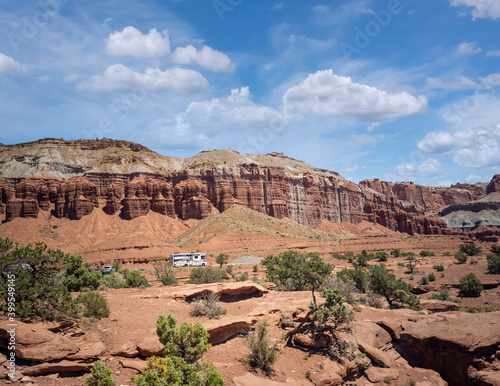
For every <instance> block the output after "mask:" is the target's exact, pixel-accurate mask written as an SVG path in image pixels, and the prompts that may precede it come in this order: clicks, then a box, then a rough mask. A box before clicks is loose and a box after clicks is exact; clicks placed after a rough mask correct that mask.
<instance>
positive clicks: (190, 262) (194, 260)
mask: <svg viewBox="0 0 500 386" xmlns="http://www.w3.org/2000/svg"><path fill="white" fill-rule="evenodd" d="M170 263H171V264H172V265H173V266H174V267H191V266H205V265H207V254H206V253H198V252H190V253H172V254H171V255H170Z"/></svg>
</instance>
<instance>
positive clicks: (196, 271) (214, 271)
mask: <svg viewBox="0 0 500 386" xmlns="http://www.w3.org/2000/svg"><path fill="white" fill-rule="evenodd" d="M226 279H227V275H226V272H224V271H223V270H222V269H218V268H214V267H196V268H193V269H192V270H191V272H190V273H189V281H188V283H189V284H206V283H218V282H221V281H224V280H226Z"/></svg>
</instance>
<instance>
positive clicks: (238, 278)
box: [236, 272, 248, 281]
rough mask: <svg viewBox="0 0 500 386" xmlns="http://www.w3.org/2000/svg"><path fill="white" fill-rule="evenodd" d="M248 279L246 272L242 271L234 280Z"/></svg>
mask: <svg viewBox="0 0 500 386" xmlns="http://www.w3.org/2000/svg"><path fill="white" fill-rule="evenodd" d="M247 280H248V273H247V272H242V273H241V274H240V275H239V276H238V277H237V278H236V281H247Z"/></svg>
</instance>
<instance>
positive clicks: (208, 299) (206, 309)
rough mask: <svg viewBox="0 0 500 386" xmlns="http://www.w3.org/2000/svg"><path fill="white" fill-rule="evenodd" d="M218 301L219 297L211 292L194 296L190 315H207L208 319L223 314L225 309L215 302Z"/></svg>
mask: <svg viewBox="0 0 500 386" xmlns="http://www.w3.org/2000/svg"><path fill="white" fill-rule="evenodd" d="M218 301H219V297H218V296H217V295H214V294H212V293H210V294H206V295H203V296H200V297H198V298H196V299H195V301H194V303H193V304H192V307H191V315H192V316H208V317H209V318H210V319H211V318H216V317H218V316H219V315H225V314H226V312H227V310H226V309H225V308H223V307H222V306H220V305H219V304H217V302H218Z"/></svg>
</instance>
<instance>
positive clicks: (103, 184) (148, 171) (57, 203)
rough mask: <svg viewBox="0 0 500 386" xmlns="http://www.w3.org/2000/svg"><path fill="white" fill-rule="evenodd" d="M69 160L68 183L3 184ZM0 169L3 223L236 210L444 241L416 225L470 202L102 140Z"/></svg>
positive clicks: (240, 159)
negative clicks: (370, 226)
mask: <svg viewBox="0 0 500 386" xmlns="http://www.w3.org/2000/svg"><path fill="white" fill-rule="evenodd" d="M16 146H17V147H18V148H16ZM16 149H17V154H18V153H19V152H22V153H26V154H27V155H24V156H23V157H24V158H23V157H21V156H20V155H19V154H18V155H17V158H15V157H14V158H10V159H9V156H11V157H12V156H13V155H15V154H16ZM48 154H56V155H57V157H56V156H54V155H53V157H56V158H57V159H58V162H57V163H54V164H53V166H52V167H53V168H52V169H50V162H49V158H47V157H48ZM71 154H73V155H74V156H73V157H70V156H69V155H71ZM35 155H38V157H39V158H36V157H35ZM42 155H43V156H42ZM40 157H41V158H40ZM44 157H45V158H44ZM75 157H76V158H77V159H78V162H80V163H81V164H80V166H79V167H80V169H81V172H80V175H78V176H76V177H72V178H67V179H64V178H60V179H58V178H55V177H43V178H42V177H30V178H28V179H22V180H20V179H19V178H17V177H16V178H14V177H12V176H9V174H12V170H14V166H15V168H16V169H17V170H25V169H26V167H27V166H26V165H27V164H29V165H32V162H34V161H33V159H35V158H36V159H37V162H38V163H40V162H42V161H41V160H40V159H44V163H43V165H41V164H40V165H39V166H40V168H41V169H42V170H43V173H42V174H50V173H52V175H54V176H58V175H60V174H61V170H62V169H64V168H62V166H61V165H62V164H65V165H66V166H65V167H66V169H67V170H71V172H68V173H67V174H66V175H67V176H68V177H71V176H72V175H74V174H75V170H76V169H77V166H78V165H76V164H75V161H74V159H75ZM16 159H17V161H16ZM16 162H17V163H16ZM0 166H1V169H0V175H3V176H4V177H8V178H5V179H4V180H0V213H2V211H5V212H6V215H5V220H6V221H9V220H12V219H14V218H16V217H36V216H37V215H38V211H39V210H44V211H46V210H52V211H53V214H54V215H55V216H57V217H65V218H70V219H79V218H81V217H82V216H85V215H87V214H89V213H91V212H92V211H93V210H95V209H97V208H99V207H102V209H99V210H103V211H104V212H105V213H107V214H109V215H114V214H117V213H120V215H121V216H122V218H124V219H127V220H131V219H134V218H137V217H139V216H144V215H146V214H147V213H148V212H149V211H154V212H157V213H160V214H163V215H166V216H170V217H178V218H180V219H183V220H188V219H203V218H206V217H208V216H209V215H210V214H212V213H214V212H217V211H219V212H222V211H224V210H226V209H228V208H230V207H231V206H232V205H234V204H240V205H243V206H245V207H248V208H251V209H253V210H256V211H258V212H260V213H264V214H267V215H270V216H274V217H277V218H284V217H287V218H290V219H292V220H294V221H296V222H298V223H300V224H302V225H307V226H311V227H316V226H317V225H318V224H320V223H321V222H322V221H329V222H335V223H338V222H351V223H359V222H361V221H371V222H375V223H378V224H381V225H383V226H386V227H388V228H390V229H392V230H395V231H401V232H407V233H410V234H414V233H426V234H442V233H450V232H451V231H450V230H449V229H447V228H446V224H445V223H444V222H443V221H441V220H438V219H434V218H429V217H426V216H425V215H426V213H428V212H435V211H437V210H438V209H439V208H441V207H444V206H446V205H447V204H450V203H453V204H457V203H461V202H466V201H468V200H470V198H471V197H472V196H473V195H472V193H471V192H470V191H469V190H466V189H447V190H446V189H443V190H442V191H434V190H433V191H431V190H430V189H429V188H427V187H425V186H420V185H414V184H413V183H397V184H393V183H388V182H384V181H379V180H366V181H362V182H361V183H360V185H359V186H358V185H356V184H354V183H352V182H350V181H347V180H345V179H343V178H342V177H340V176H339V175H338V174H337V173H334V172H330V171H326V170H322V169H317V168H314V167H312V166H310V165H307V164H305V163H303V162H301V161H297V160H294V159H291V158H288V157H285V156H283V155H282V154H279V153H271V154H267V155H262V156H249V155H241V154H239V153H237V152H234V151H231V150H218V151H210V152H202V153H200V154H198V155H196V156H194V157H191V158H187V159H178V158H172V157H163V156H160V155H159V154H156V153H154V152H151V151H150V150H148V149H146V148H144V147H142V146H140V145H136V144H132V143H128V142H124V141H112V140H99V141H70V142H64V141H61V140H41V141H38V142H35V143H30V144H21V145H11V146H7V147H5V146H3V145H2V146H0ZM30 167H32V166H30ZM61 168H62V169H61ZM113 171H114V172H113ZM26 173H28V171H26V170H25V172H24V174H26ZM13 187H15V192H14V191H13V189H12V188H13Z"/></svg>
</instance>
